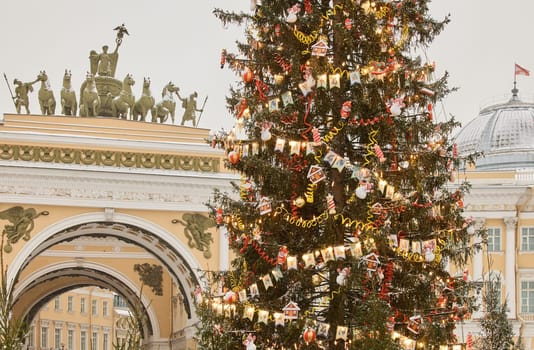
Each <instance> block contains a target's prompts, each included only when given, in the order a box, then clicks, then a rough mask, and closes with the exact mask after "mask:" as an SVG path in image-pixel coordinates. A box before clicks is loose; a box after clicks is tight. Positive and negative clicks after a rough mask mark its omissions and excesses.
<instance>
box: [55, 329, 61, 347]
mask: <svg viewBox="0 0 534 350" xmlns="http://www.w3.org/2000/svg"><path fill="white" fill-rule="evenodd" d="M54 347H55V348H56V349H61V328H54Z"/></svg>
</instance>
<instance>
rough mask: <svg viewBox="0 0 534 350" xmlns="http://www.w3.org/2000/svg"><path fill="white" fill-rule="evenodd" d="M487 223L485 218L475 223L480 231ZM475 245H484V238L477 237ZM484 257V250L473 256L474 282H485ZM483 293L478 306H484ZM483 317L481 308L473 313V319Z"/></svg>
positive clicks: (478, 299)
mask: <svg viewBox="0 0 534 350" xmlns="http://www.w3.org/2000/svg"><path fill="white" fill-rule="evenodd" d="M485 222H486V220H485V219H484V218H476V219H475V223H474V225H475V229H476V230H480V229H481V228H482V227H483V226H484V224H485ZM473 243H474V244H476V245H480V244H482V237H480V236H478V235H477V236H475V238H474V242H473ZM483 255H484V252H483V251H482V250H479V251H476V252H475V253H474V254H473V265H472V269H473V271H471V273H472V275H471V278H472V281H473V282H482V281H483V276H482V274H483V267H484V260H483ZM482 293H483V292H482V291H480V292H479V293H477V294H476V298H477V301H476V303H477V305H482ZM482 316H483V313H482V308H479V310H477V311H475V312H473V318H481V317H482Z"/></svg>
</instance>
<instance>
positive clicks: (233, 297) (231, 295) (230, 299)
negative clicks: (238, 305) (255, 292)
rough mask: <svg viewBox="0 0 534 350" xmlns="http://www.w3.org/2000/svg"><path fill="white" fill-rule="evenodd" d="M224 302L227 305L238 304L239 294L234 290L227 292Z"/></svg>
mask: <svg viewBox="0 0 534 350" xmlns="http://www.w3.org/2000/svg"><path fill="white" fill-rule="evenodd" d="M223 300H224V302H225V303H227V304H234V303H235V302H237V293H236V292H234V291H233V290H229V291H228V292H226V294H224V297H223Z"/></svg>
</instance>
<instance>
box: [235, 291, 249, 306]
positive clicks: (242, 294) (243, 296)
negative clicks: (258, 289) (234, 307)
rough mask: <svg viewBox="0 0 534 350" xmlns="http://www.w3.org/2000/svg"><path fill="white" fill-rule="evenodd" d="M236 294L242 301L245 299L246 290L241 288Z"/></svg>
mask: <svg viewBox="0 0 534 350" xmlns="http://www.w3.org/2000/svg"><path fill="white" fill-rule="evenodd" d="M237 295H238V296H239V301H240V302H242V303H244V302H246V301H247V290H246V289H241V290H240V291H239V292H238V293H237Z"/></svg>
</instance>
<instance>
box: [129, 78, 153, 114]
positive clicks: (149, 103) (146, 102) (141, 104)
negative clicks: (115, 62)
mask: <svg viewBox="0 0 534 350" xmlns="http://www.w3.org/2000/svg"><path fill="white" fill-rule="evenodd" d="M154 103H155V99H154V96H152V92H151V91H150V78H144V79H143V92H142V93H141V97H139V99H138V100H137V101H135V104H134V109H133V117H132V119H133V120H137V121H142V122H145V121H147V120H146V117H147V115H148V112H149V111H150V112H152V108H153V107H154ZM152 118H154V116H153V117H152Z"/></svg>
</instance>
